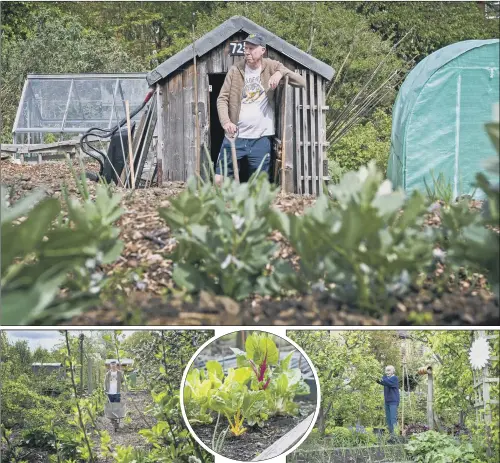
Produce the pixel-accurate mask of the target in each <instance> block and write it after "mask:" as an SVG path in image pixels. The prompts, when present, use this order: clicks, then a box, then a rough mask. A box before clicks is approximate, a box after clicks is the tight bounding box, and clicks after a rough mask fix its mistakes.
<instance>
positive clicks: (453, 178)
mask: <svg viewBox="0 0 500 463" xmlns="http://www.w3.org/2000/svg"><path fill="white" fill-rule="evenodd" d="M498 101H499V41H498V39H494V40H468V41H464V42H459V43H455V44H452V45H449V46H447V47H444V48H442V49H440V50H438V51H436V52H434V53H432V54H431V55H429V56H427V57H426V58H425V59H423V60H422V61H421V62H420V63H419V64H418V65H417V66H416V67H415V68H414V69H413V70H412V71H411V72H410V74H409V75H408V77H407V78H406V80H405V82H404V83H403V85H402V86H401V89H400V91H399V94H398V96H397V99H396V102H395V103H394V107H393V122H392V134H391V152H390V156H389V164H388V169H387V176H388V178H389V179H390V180H391V181H392V183H393V185H394V187H395V188H396V187H401V188H403V189H404V190H405V191H406V192H411V191H412V190H420V191H424V192H425V191H426V188H425V187H426V184H427V185H432V183H433V177H434V178H436V179H437V178H438V176H439V175H440V174H441V175H442V178H443V180H444V181H445V182H446V184H447V185H448V186H451V187H452V188H453V194H454V197H455V198H456V197H457V196H460V195H465V194H471V195H474V196H476V197H479V194H480V193H481V192H475V191H474V186H473V182H474V180H475V175H476V173H477V172H479V171H483V169H484V167H483V161H484V160H485V159H488V158H491V157H495V156H496V152H495V148H494V146H493V144H492V143H491V141H490V139H489V138H488V135H487V133H486V130H485V126H484V125H485V123H488V122H491V121H492V120H493V119H494V117H495V116H494V114H493V113H494V111H495V109H494V108H495V105H498ZM496 108H498V106H496Z"/></svg>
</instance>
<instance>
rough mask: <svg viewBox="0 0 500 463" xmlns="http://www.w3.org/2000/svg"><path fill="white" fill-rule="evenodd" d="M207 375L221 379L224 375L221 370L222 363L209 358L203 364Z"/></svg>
mask: <svg viewBox="0 0 500 463" xmlns="http://www.w3.org/2000/svg"><path fill="white" fill-rule="evenodd" d="M205 368H206V369H207V371H208V373H209V375H213V376H214V377H215V378H218V379H222V378H223V377H224V372H223V371H222V365H221V364H220V363H219V362H217V361H216V360H209V361H208V362H207V363H206V364H205Z"/></svg>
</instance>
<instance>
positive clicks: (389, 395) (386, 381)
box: [376, 365, 399, 436]
mask: <svg viewBox="0 0 500 463" xmlns="http://www.w3.org/2000/svg"><path fill="white" fill-rule="evenodd" d="M376 382H377V383H378V384H380V385H382V386H384V402H385V419H386V422H387V427H388V428H389V433H390V434H391V436H393V435H394V426H395V425H396V424H397V422H398V407H399V379H398V377H397V376H396V370H395V368H394V367H393V366H392V365H388V366H386V367H385V375H384V376H382V379H377V380H376Z"/></svg>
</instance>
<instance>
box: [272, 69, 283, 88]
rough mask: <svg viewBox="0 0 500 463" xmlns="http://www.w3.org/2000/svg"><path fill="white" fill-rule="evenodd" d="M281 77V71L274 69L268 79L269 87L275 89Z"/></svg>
mask: <svg viewBox="0 0 500 463" xmlns="http://www.w3.org/2000/svg"><path fill="white" fill-rule="evenodd" d="M282 77H283V75H282V74H281V72H279V71H276V72H275V73H274V74H273V75H272V76H271V78H270V79H269V87H270V88H272V89H275V88H276V87H277V86H278V84H279V83H280V80H281V78H282Z"/></svg>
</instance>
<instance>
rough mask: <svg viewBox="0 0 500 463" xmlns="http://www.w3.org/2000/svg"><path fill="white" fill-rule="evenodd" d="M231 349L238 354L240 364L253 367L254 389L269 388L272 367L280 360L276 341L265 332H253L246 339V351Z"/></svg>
mask: <svg viewBox="0 0 500 463" xmlns="http://www.w3.org/2000/svg"><path fill="white" fill-rule="evenodd" d="M231 350H232V351H233V352H234V353H235V354H236V359H237V362H238V366H240V367H245V366H247V367H250V368H251V369H252V371H253V373H254V375H253V377H252V389H256V390H259V389H263V390H265V389H267V387H268V386H269V383H270V381H271V373H272V369H271V368H272V367H273V366H275V365H277V364H278V362H279V352H278V347H277V346H276V343H275V342H274V341H273V340H272V339H271V338H270V337H269V336H267V335H266V334H265V333H253V334H251V335H250V336H249V337H248V338H247V339H246V341H245V350H246V351H242V350H240V349H237V348H231Z"/></svg>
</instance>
